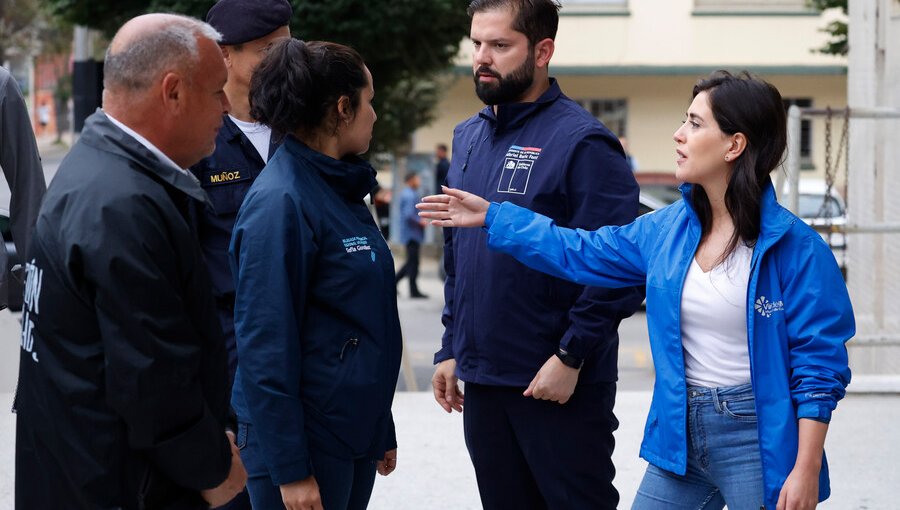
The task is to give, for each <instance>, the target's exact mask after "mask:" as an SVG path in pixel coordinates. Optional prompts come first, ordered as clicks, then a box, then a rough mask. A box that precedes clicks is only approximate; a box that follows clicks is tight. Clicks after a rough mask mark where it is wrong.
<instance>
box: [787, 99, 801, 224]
mask: <svg viewBox="0 0 900 510" xmlns="http://www.w3.org/2000/svg"><path fill="white" fill-rule="evenodd" d="M787 130H788V149H787V151H788V153H787V174H788V197H787V208H788V209H789V210H790V211H791V212H792V213H794V214H797V212H798V211H799V209H800V107H798V106H797V105H795V104H792V105H791V106H790V108H788V123H787Z"/></svg>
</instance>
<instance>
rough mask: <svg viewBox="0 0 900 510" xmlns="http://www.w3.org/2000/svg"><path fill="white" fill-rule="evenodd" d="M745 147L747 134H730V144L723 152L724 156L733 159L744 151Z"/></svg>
mask: <svg viewBox="0 0 900 510" xmlns="http://www.w3.org/2000/svg"><path fill="white" fill-rule="evenodd" d="M746 148H747V136H746V135H744V133H735V134H733V135H731V145H730V146H729V147H728V151H727V152H726V153H725V158H726V159H727V160H729V161H734V160H735V159H737V158H738V157H740V155H741V154H742V153H743V152H744V149H746Z"/></svg>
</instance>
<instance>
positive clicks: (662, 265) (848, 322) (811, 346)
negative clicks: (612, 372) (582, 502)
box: [486, 183, 855, 508]
mask: <svg viewBox="0 0 900 510" xmlns="http://www.w3.org/2000/svg"><path fill="white" fill-rule="evenodd" d="M690 189H691V187H690V185H685V186H683V187H682V193H683V194H684V196H685V199H684V200H680V201H678V202H676V203H674V204H672V205H671V206H669V207H666V208H664V209H661V210H659V211H657V212H655V213H653V214H648V215H645V216H642V217H640V218H638V220H637V221H635V222H634V223H632V224H630V225H626V226H624V227H604V228H601V229H599V230H596V231H585V230H571V229H566V228H561V227H558V226H556V225H555V224H554V223H553V221H551V220H550V219H549V218H546V217H543V216H540V215H537V214H535V213H533V212H531V211H528V210H527V209H523V208H521V207H517V206H515V205H513V204H508V203H504V204H502V205H497V204H493V205H491V208H490V210H489V211H488V218H487V221H486V225H487V227H488V245H489V246H490V247H491V248H492V249H495V250H498V251H501V252H504V253H508V254H510V255H513V256H514V257H516V258H517V259H518V260H520V261H521V262H523V263H525V264H527V265H529V266H531V267H533V268H535V269H539V270H541V271H546V272H547V273H550V274H552V275H556V276H558V277H560V278H566V279H569V280H572V281H576V282H579V283H582V284H585V285H604V286H607V287H615V286H627V285H636V284H640V283H644V282H646V284H647V323H648V327H649V330H650V344H651V347H652V352H653V362H654V364H655V366H656V381H655V383H654V389H653V401H652V404H651V406H650V414H649V416H648V417H647V424H646V427H645V429H644V440H643V443H642V444H641V457H643V458H644V459H646V460H647V461H648V462H650V463H652V464H654V465H656V466H658V467H660V468H662V469H665V470H667V471H671V472H674V473H677V474H681V475H683V474H684V473H685V469H686V466H687V440H686V437H685V434H686V430H687V415H686V413H687V404H686V401H687V396H686V395H687V391H686V383H685V377H684V353H683V351H682V343H681V323H680V318H681V317H680V314H681V289H682V287H683V284H684V279H685V276H686V275H687V271H688V268H689V266H690V262H691V259H692V258H693V256H694V253H695V252H696V250H697V246H698V244H699V242H700V232H701V228H700V223H699V221H698V219H697V216H696V214H695V213H694V211H693V209H691V206H690V203H689V199H688V197H690ZM761 209H762V210H761V219H762V221H761V226H760V234H759V238H758V239H757V242H756V246H755V248H754V250H753V258H752V261H751V269H750V282H749V286H748V288H747V336H748V342H749V350H750V375H751V382H752V384H753V390H754V393H755V395H756V411H757V416H758V420H759V421H758V424H759V425H758V426H759V443H760V450H761V454H762V469H763V482H764V486H765V495H764V496H765V504H766V507H767V508H775V505H776V503H777V501H778V494H779V492H780V490H781V486H782V485H783V484H784V481H785V479H786V478H787V476H788V474H790V472H791V469H792V468H793V466H794V462H795V460H796V456H797V446H798V427H797V420H798V419H799V418H809V419H813V420H817V421H822V422H826V423H827V422H828V421H829V420H830V418H831V411H832V410H834V408H835V406H836V405H837V401H838V400H840V399H841V398H842V397H843V396H844V388H845V387H846V386H847V384H848V383H849V382H850V369H849V367H848V366H847V350H846V348H845V346H844V344H845V342H846V341H847V340H849V339H850V338H851V337H852V336H853V335H854V333H855V324H854V319H853V310H852V308H851V305H850V298H849V295H848V294H847V288H846V286H845V284H844V281H843V278H842V277H841V272H840V269H839V268H838V265H837V263H836V262H835V260H834V256H833V255H832V254H831V251H830V249H829V248H828V245H827V244H825V242H824V241H823V240H822V238H821V236H819V235H818V234H817V233H816V232H815V231H814V230H812V229H811V228H810V227H809V226H807V225H806V224H805V223H803V222H802V221H800V220H799V219H798V218H797V217H796V216H794V215H793V214H791V213H790V212H788V211H787V210H786V209H784V208H782V207H781V206H780V205H778V203H777V202H776V201H775V193H774V190H773V188H772V185H771V183H769V184H768V186H767V187H766V189H765V191H764V192H763V196H762V207H761ZM829 494H830V489H829V486H828V465H827V463H826V462H825V459H824V456H823V459H822V471H821V474H820V479H819V500H820V501H821V500H824V499H825V498H827V497H828V495H829Z"/></svg>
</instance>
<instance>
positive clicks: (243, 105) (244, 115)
mask: <svg viewBox="0 0 900 510" xmlns="http://www.w3.org/2000/svg"><path fill="white" fill-rule="evenodd" d="M225 96H227V97H228V102H229V103H231V109H230V110H229V111H228V114H229V115H231V116H232V117H234V118H235V119H237V120H241V121H244V122H256V119H254V118H253V117H251V116H250V99H249V96H250V89H249V88H248V87H245V86H242V85H238V84H236V83H233V82H231V81H228V82H226V83H225Z"/></svg>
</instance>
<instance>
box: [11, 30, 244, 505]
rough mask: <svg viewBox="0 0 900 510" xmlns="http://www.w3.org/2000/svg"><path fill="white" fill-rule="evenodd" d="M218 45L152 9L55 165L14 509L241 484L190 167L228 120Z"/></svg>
mask: <svg viewBox="0 0 900 510" xmlns="http://www.w3.org/2000/svg"><path fill="white" fill-rule="evenodd" d="M218 38H219V34H218V33H217V32H216V31H215V30H214V29H212V28H211V27H209V26H208V25H206V24H203V23H201V22H199V21H197V20H194V19H191V18H186V17H181V16H174V15H162V14H151V15H146V16H140V17H138V18H135V19H133V20H131V21H129V22H128V23H126V24H125V25H124V26H123V27H122V28H121V29H120V30H119V33H118V34H117V35H116V37H115V38H114V39H113V41H112V43H111V45H110V48H109V51H108V52H107V56H106V62H105V66H104V75H105V78H104V86H105V91H104V96H103V110H102V111H98V112H96V113H95V114H94V115H92V116H91V117H90V118H89V119H88V120H87V123H86V125H85V129H84V131H83V132H82V136H81V138H80V140H79V141H78V143H77V144H76V145H75V146H74V147H73V148H72V151H71V152H70V154H69V155H68V156H67V158H66V159H65V160H64V161H63V163H62V165H61V166H60V168H59V172H58V173H57V175H56V178H55V182H54V185H53V187H52V189H51V190H50V191H49V192H48V194H47V196H46V199H45V201H44V204H43V206H42V208H41V212H40V215H39V217H38V221H37V226H36V229H35V232H34V236H33V238H32V242H31V245H30V249H29V253H28V258H27V260H28V264H27V268H26V272H27V280H26V285H25V286H26V288H27V291H26V297H25V311H24V314H23V333H22V350H21V358H20V369H19V389H18V395H17V398H16V403H15V407H16V409H17V412H18V421H17V428H16V434H17V437H16V508H17V509H22V510H24V509H45V508H46V509H50V508H67V509H99V508H122V509H137V508H141V509H143V508H147V509H150V508H166V509H195V508H196V509H200V508H208V507H209V506H210V505H212V506H218V505H222V504H224V503H226V502H228V501H229V500H230V499H231V498H233V497H234V495H235V494H237V493H238V492H239V491H240V490H241V489H242V488H243V486H244V483H245V481H246V472H245V471H244V468H243V465H242V464H241V461H240V458H239V456H238V455H237V449H236V447H235V446H234V444H233V439H232V438H233V436H230V437H229V436H227V434H230V432H229V433H226V426H227V425H228V417H229V408H228V399H229V392H228V380H227V372H226V354H225V349H224V346H223V344H222V340H221V336H222V332H221V327H220V326H219V323H218V319H217V317H216V311H215V304H214V301H213V298H212V293H211V285H210V281H209V277H208V275H207V274H206V271H205V270H204V267H203V262H202V254H201V251H200V247H199V245H198V243H197V240H196V228H195V226H194V225H193V221H192V220H191V216H190V215H189V214H188V211H189V210H191V209H192V205H191V201H195V200H196V201H201V202H202V201H205V200H206V195H205V194H204V192H203V190H202V189H201V188H200V186H199V184H198V183H197V181H196V180H195V179H194V178H193V177H192V176H191V175H190V174H189V173H188V172H187V171H185V170H184V169H185V168H187V167H189V166H190V165H192V164H194V163H196V162H197V161H199V160H200V159H201V158H203V157H205V156H207V155H209V154H210V153H211V152H212V150H213V148H214V146H215V136H216V133H217V131H218V129H219V127H220V126H221V122H222V113H223V112H225V111H227V110H228V100H227V99H226V97H225V94H224V92H223V90H222V87H223V85H224V83H225V79H226V71H225V66H224V63H223V60H222V54H221V52H220V50H219V48H218V46H217V44H216V41H217V40H218Z"/></svg>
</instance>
